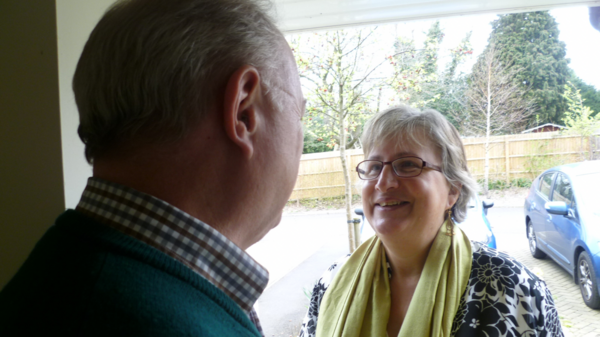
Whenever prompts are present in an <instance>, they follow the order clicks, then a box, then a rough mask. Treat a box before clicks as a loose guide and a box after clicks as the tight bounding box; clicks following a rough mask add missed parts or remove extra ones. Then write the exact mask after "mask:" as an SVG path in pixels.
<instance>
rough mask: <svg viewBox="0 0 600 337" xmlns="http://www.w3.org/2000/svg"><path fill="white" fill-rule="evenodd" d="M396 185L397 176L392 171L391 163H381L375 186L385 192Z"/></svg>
mask: <svg viewBox="0 0 600 337" xmlns="http://www.w3.org/2000/svg"><path fill="white" fill-rule="evenodd" d="M396 187H398V176H396V173H394V169H393V168H392V165H383V169H381V173H380V174H379V177H377V185H375V188H377V189H378V190H380V191H382V192H385V191H387V190H389V189H392V188H396Z"/></svg>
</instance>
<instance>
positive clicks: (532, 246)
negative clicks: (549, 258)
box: [527, 221, 546, 259]
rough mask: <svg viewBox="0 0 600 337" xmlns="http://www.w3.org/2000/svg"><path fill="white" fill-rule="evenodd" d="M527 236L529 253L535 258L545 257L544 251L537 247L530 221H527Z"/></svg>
mask: <svg viewBox="0 0 600 337" xmlns="http://www.w3.org/2000/svg"><path fill="white" fill-rule="evenodd" d="M527 238H528V239H529V251H530V252H531V255H532V256H533V257H535V258H536V259H543V258H544V257H546V253H544V252H542V251H541V250H539V249H538V247H537V238H536V237H535V231H534V230H533V225H532V224H531V221H528V222H527Z"/></svg>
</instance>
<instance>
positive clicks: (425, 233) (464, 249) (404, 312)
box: [300, 107, 563, 337]
mask: <svg viewBox="0 0 600 337" xmlns="http://www.w3.org/2000/svg"><path fill="white" fill-rule="evenodd" d="M362 139H363V146H364V153H365V158H366V159H367V160H365V161H363V162H361V163H360V164H359V165H358V166H357V173H358V176H359V178H361V179H363V180H364V184H363V190H362V200H363V209H364V212H365V216H366V217H367V219H368V222H369V223H370V224H371V226H372V227H373V230H374V231H375V234H376V235H375V236H374V237H373V238H371V239H369V240H367V241H365V243H364V244H363V245H361V246H360V247H359V248H358V249H357V250H356V251H355V252H354V253H353V254H352V255H351V256H349V257H346V258H344V259H342V260H341V261H339V262H337V263H335V264H334V265H333V266H332V267H331V268H329V270H328V271H327V272H326V273H325V274H324V275H323V277H322V278H321V279H320V280H319V281H318V282H317V284H316V286H315V288H314V290H313V293H312V298H311V305H310V308H309V310H308V313H307V316H306V318H305V320H304V323H303V326H302V330H301V333H300V335H301V336H319V337H321V336H323V337H328V336H386V335H387V336H401V337H408V336H419V337H421V336H436V337H437V336H484V335H485V336H522V335H527V336H537V335H543V336H562V335H563V334H562V330H561V326H560V322H559V319H558V315H557V312H556V308H555V307H554V301H553V299H552V296H551V295H550V292H549V290H548V288H547V287H546V285H545V283H544V281H542V280H540V279H539V278H538V277H537V276H535V275H534V274H532V273H531V272H530V271H529V270H528V269H527V268H525V267H524V266H523V265H521V264H520V263H519V262H517V261H515V260H514V259H513V258H511V257H510V256H508V255H505V254H503V253H499V252H497V251H495V250H494V249H490V248H487V247H484V246H482V245H480V244H478V243H471V242H469V239H468V238H467V236H466V235H465V234H464V233H463V232H462V231H461V230H460V228H458V227H457V226H455V225H454V221H457V222H462V221H463V220H464V217H465V215H466V209H467V205H468V202H469V200H470V199H471V197H472V196H473V195H474V193H475V191H476V186H477V185H476V183H475V181H474V180H473V178H471V176H470V174H469V171H468V169H467V165H466V157H465V153H464V148H463V145H462V142H461V140H460V137H459V135H458V132H457V131H456V129H455V128H454V127H453V126H452V125H451V124H450V123H449V122H448V121H447V120H446V119H445V118H444V117H443V116H442V115H441V114H440V113H439V112H437V111H434V110H425V111H423V112H420V111H418V110H414V109H411V108H408V107H396V108H392V109H389V110H386V111H383V112H381V113H378V114H377V115H375V116H374V117H373V118H372V119H371V120H370V121H369V122H368V124H367V126H366V127H365V131H364V134H363V137H362Z"/></svg>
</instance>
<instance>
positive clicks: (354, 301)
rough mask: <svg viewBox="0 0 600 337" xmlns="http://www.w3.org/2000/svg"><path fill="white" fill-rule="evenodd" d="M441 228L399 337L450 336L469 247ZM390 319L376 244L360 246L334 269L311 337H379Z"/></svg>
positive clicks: (385, 276)
mask: <svg viewBox="0 0 600 337" xmlns="http://www.w3.org/2000/svg"><path fill="white" fill-rule="evenodd" d="M448 225H450V226H453V224H452V223H450V224H448V222H445V223H444V224H443V225H442V226H441V228H440V231H439V232H438V235H437V236H436V238H435V240H434V241H433V244H432V246H431V249H430V250H429V255H428V256H427V260H426V262H425V267H424V268H423V271H422V272H421V278H420V279H419V283H418V284H417V288H416V289H415V293H414V294H413V297H412V300H411V302H410V305H409V307H408V312H407V313H406V317H405V318H404V322H403V323H402V328H401V329H400V334H399V335H398V336H399V337H442V336H443V337H446V336H450V332H451V329H452V323H453V321H454V315H455V314H456V311H457V310H458V305H459V304H460V299H461V297H462V295H463V292H464V290H465V289H466V287H467V282H468V281H469V275H470V273H471V263H472V259H473V256H472V252H471V244H470V242H469V240H468V238H467V237H466V235H464V234H463V232H462V231H461V230H460V229H459V228H458V226H454V235H453V236H448V235H446V233H447V226H448ZM389 315H390V283H389V280H388V271H387V263H386V256H385V251H384V249H383V245H382V243H381V241H380V240H379V238H377V237H373V238H371V239H369V240H367V241H366V242H365V243H363V244H362V245H361V246H360V247H358V249H357V250H356V251H355V252H354V253H353V254H352V256H350V258H349V259H348V261H347V262H346V263H345V264H344V265H343V266H342V267H341V268H340V270H339V272H338V274H337V275H336V277H335V279H334V280H333V281H332V282H331V284H330V286H329V288H328V289H327V291H326V292H325V296H324V298H323V300H322V302H321V307H320V309H319V320H318V322H317V334H316V336H317V337H359V336H360V337H380V336H381V337H384V336H386V335H387V323H388V319H389Z"/></svg>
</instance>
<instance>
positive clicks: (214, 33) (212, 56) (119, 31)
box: [73, 0, 285, 163]
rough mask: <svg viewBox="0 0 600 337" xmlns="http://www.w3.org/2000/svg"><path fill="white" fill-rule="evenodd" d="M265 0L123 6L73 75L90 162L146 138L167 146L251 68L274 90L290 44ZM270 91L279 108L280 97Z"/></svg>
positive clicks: (178, 0)
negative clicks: (242, 69) (284, 51)
mask: <svg viewBox="0 0 600 337" xmlns="http://www.w3.org/2000/svg"><path fill="white" fill-rule="evenodd" d="M270 6H271V4H270V2H268V1H266V0H123V1H117V2H116V3H115V4H114V5H113V6H112V7H110V8H109V9H108V11H107V12H106V13H105V14H104V16H103V17H102V19H101V20H100V21H99V23H98V24H97V25H96V27H95V28H94V30H93V31H92V33H91V35H90V37H89V40H88V41H87V43H86V45H85V48H84V49H83V53H82V54H81V58H80V59H79V63H78V64H77V69H76V71H75V76H74V78H73V91H74V93H75V101H76V103H77V107H78V109H79V117H80V125H79V129H78V133H79V137H80V138H81V139H82V141H83V142H84V143H85V145H86V150H85V154H86V158H87V160H88V162H90V163H92V160H93V158H94V157H96V156H97V155H99V154H101V153H102V152H104V151H106V150H107V149H109V148H111V147H113V146H115V145H116V144H118V142H120V141H122V140H128V139H133V138H135V137H137V136H139V135H140V134H143V135H145V136H146V138H148V139H149V140H150V139H152V140H159V141H167V140H173V139H176V138H179V137H181V136H183V135H184V134H185V133H186V132H187V130H188V128H189V127H190V124H191V122H193V121H198V120H200V119H201V118H202V117H204V116H205V115H206V113H207V110H209V108H210V107H212V106H215V105H217V104H220V102H218V101H217V100H218V99H219V97H218V96H217V95H219V93H220V92H221V91H222V90H223V88H224V87H225V84H226V81H227V79H228V78H229V76H231V74H232V73H233V72H234V71H235V70H237V69H238V68H239V67H241V66H242V65H244V64H249V65H252V66H255V67H256V68H257V69H258V70H259V72H260V74H261V81H262V82H261V85H262V86H263V88H264V89H265V90H266V91H267V92H269V89H275V88H276V87H278V85H273V84H275V83H272V82H277V76H276V70H277V68H278V66H279V64H278V63H279V60H280V58H281V56H279V55H278V54H279V53H278V51H279V50H280V48H281V46H282V45H283V43H285V40H284V39H283V36H282V34H281V33H280V31H279V30H278V29H277V27H276V26H275V24H274V22H273V20H272V19H271V18H270V17H269V16H268V15H267V12H268V11H269V9H270ZM278 92H279V89H277V90H274V91H273V92H269V97H270V101H271V103H272V105H273V106H274V107H275V108H276V109H277V108H279V106H278V105H277V101H278V100H276V99H275V98H274V97H272V94H273V93H275V94H277V93H278Z"/></svg>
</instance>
